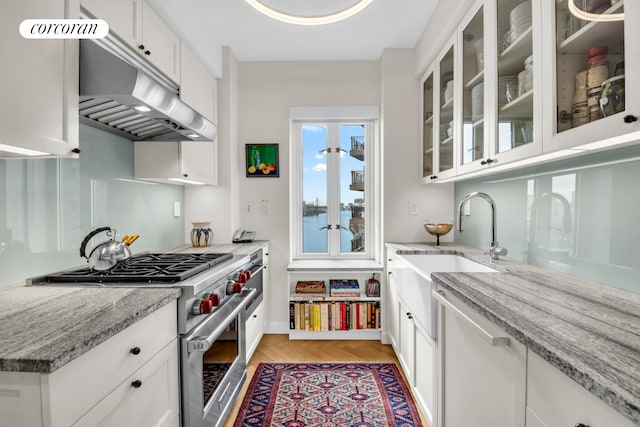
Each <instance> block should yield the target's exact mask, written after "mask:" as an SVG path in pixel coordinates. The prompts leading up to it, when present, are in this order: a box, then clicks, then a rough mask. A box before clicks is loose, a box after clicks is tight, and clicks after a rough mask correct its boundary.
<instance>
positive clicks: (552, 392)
mask: <svg viewBox="0 0 640 427" xmlns="http://www.w3.org/2000/svg"><path fill="white" fill-rule="evenodd" d="M579 423H582V424H584V425H585V426H589V427H612V426H616V427H632V426H633V425H634V423H633V422H631V421H630V420H628V419H626V418H624V417H623V416H622V415H621V414H620V413H618V412H617V411H616V410H615V409H613V408H611V407H610V406H608V405H607V404H606V403H604V402H603V401H602V400H600V399H598V398H597V397H595V396H594V395H593V394H591V393H590V392H589V391H587V390H586V389H585V388H584V387H582V386H581V385H579V384H578V383H576V382H575V381H573V380H572V379H571V378H569V377H567V376H566V375H564V374H563V373H562V372H560V370H558V369H557V368H555V367H554V366H551V365H550V364H549V363H548V362H546V361H545V360H544V359H542V358H541V357H540V356H538V355H537V354H535V353H533V352H532V351H529V355H528V363H527V427H555V426H575V425H578V424H579Z"/></svg>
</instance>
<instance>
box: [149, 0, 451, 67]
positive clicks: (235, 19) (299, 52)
mask: <svg viewBox="0 0 640 427" xmlns="http://www.w3.org/2000/svg"><path fill="white" fill-rule="evenodd" d="M148 1H149V3H150V4H151V6H152V7H153V8H154V9H155V10H156V11H157V12H158V14H160V15H161V16H162V17H163V18H164V19H165V20H166V21H167V22H168V23H169V25H170V26H171V27H172V28H173V29H174V30H175V31H176V32H177V33H178V35H179V36H180V38H181V39H183V40H185V42H186V43H187V45H189V46H190V47H191V48H192V49H193V50H194V51H195V52H196V54H197V56H198V57H200V58H201V60H202V61H204V62H205V64H206V65H207V66H208V67H209V68H210V69H211V71H212V72H213V73H214V74H215V75H216V77H218V78H219V77H221V76H222V47H223V46H229V47H230V48H231V50H232V51H233V53H234V54H235V56H236V57H237V58H238V60H239V61H313V60H319V61H331V60H339V61H343V60H377V59H379V58H380V54H381V53H382V49H384V48H413V47H414V46H415V44H416V42H417V40H418V39H419V37H420V35H421V34H422V31H423V29H424V27H425V25H426V23H427V21H428V20H429V17H430V16H431V13H432V11H433V9H434V8H435V5H436V4H437V2H438V0H373V3H371V4H370V5H369V6H368V7H367V8H366V9H365V10H363V11H362V12H360V13H359V14H357V15H356V16H353V17H351V18H348V19H346V20H344V21H340V22H336V23H333V24H328V25H319V26H318V25H312V26H301V25H293V24H286V23H283V22H279V21H276V20H274V19H272V18H269V17H267V16H264V15H262V14H260V13H259V12H257V11H256V10H254V9H253V8H252V7H251V6H249V4H247V2H246V1H244V0H187V1H177V0H148ZM449 1H450V0H449ZM264 2H265V4H268V5H270V6H272V7H274V8H275V7H278V8H282V9H284V8H285V7H289V6H291V7H292V8H293V7H298V6H293V5H296V4H297V5H300V4H302V3H304V2H307V5H305V7H303V8H301V9H297V10H294V9H289V10H292V11H294V12H300V14H303V11H304V14H306V11H307V10H312V11H313V13H312V14H313V15H317V14H322V12H325V10H323V9H322V7H320V8H318V7H315V6H313V8H309V7H310V5H311V4H312V3H313V4H314V5H315V4H322V5H323V7H324V5H331V7H335V9H334V10H341V9H344V6H345V5H349V4H353V2H354V0H295V1H294V0H264ZM310 2H311V3H310ZM318 2H319V3H318Z"/></svg>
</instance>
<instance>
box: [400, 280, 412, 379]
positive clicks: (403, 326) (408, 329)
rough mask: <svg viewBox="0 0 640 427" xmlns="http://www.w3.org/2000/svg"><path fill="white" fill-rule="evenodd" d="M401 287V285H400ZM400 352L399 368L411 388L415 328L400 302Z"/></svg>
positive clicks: (405, 307)
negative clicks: (400, 367)
mask: <svg viewBox="0 0 640 427" xmlns="http://www.w3.org/2000/svg"><path fill="white" fill-rule="evenodd" d="M400 286H402V285H400ZM398 323H399V325H398V326H399V330H400V352H399V353H398V354H397V356H398V360H399V361H400V366H402V369H403V370H404V374H405V377H406V378H407V381H409V385H410V386H411V387H413V385H414V384H415V380H414V365H415V346H416V337H415V326H414V325H413V316H412V315H411V311H409V309H408V308H407V306H406V305H405V304H404V303H403V302H402V301H400V320H399V322H398Z"/></svg>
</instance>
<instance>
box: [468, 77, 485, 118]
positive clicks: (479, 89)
mask: <svg viewBox="0 0 640 427" xmlns="http://www.w3.org/2000/svg"><path fill="white" fill-rule="evenodd" d="M483 115H484V83H478V84H477V85H475V86H474V87H472V88H471V120H473V121H474V122H475V121H476V120H480V119H481V118H482V117H483Z"/></svg>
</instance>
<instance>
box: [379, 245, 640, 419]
mask: <svg viewBox="0 0 640 427" xmlns="http://www.w3.org/2000/svg"><path fill="white" fill-rule="evenodd" d="M387 247H388V248H390V249H394V250H396V251H397V253H398V254H421V253H425V254H426V253H433V254H438V253H452V254H458V255H462V256H464V257H466V258H469V259H471V260H473V261H476V262H480V263H482V264H485V265H490V266H491V267H492V268H494V269H496V270H499V271H501V272H500V273H434V274H432V276H431V277H432V279H433V280H434V282H435V283H436V284H437V285H439V286H440V287H442V288H444V289H446V290H448V291H449V292H451V293H452V295H454V296H456V297H457V298H459V299H461V300H462V301H463V302H465V303H466V304H468V305H469V306H470V307H471V308H472V309H474V310H475V311H477V312H478V313H480V314H481V315H483V316H484V317H486V318H487V319H489V320H490V321H492V322H494V323H496V324H497V325H498V326H500V327H501V328H503V329H504V330H505V331H506V332H507V333H509V334H510V335H511V336H513V337H514V338H515V339H517V340H518V341H520V342H521V343H523V344H524V345H526V346H527V347H528V348H529V349H530V350H531V351H533V352H534V353H536V354H538V355H539V356H541V357H542V358H543V359H545V360H546V361H547V362H549V363H550V364H551V365H553V366H555V367H556V368H558V369H559V370H560V371H562V372H563V373H564V374H565V375H567V376H569V377H570V378H572V379H573V380H574V381H576V382H577V383H578V384H580V385H582V386H583V387H584V388H585V389H587V390H588V391H590V392H591V393H592V394H594V395H595V396H597V397H599V398H600V399H601V400H603V401H604V402H606V403H607V404H608V405H609V406H611V407H613V408H614V409H616V410H617V411H618V412H619V413H621V414H622V415H624V416H625V417H627V418H628V419H630V420H631V421H633V422H634V423H636V424H638V425H640V294H638V293H633V292H629V291H625V290H622V289H617V288H614V287H611V286H606V285H603V284H600V283H596V282H592V281H589V280H586V279H581V278H578V277H575V276H571V275H568V274H564V273H557V272H554V271H551V270H549V269H545V268H542V267H537V266H534V265H531V264H526V263H524V262H520V261H515V260H512V259H509V258H502V259H500V260H498V261H495V262H491V261H490V258H489V255H488V254H487V253H486V252H482V251H479V250H477V249H472V248H468V247H464V246H460V245H455V244H444V245H441V246H434V245H430V244H426V243H387Z"/></svg>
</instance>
